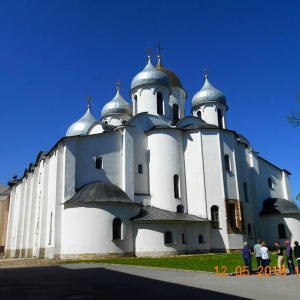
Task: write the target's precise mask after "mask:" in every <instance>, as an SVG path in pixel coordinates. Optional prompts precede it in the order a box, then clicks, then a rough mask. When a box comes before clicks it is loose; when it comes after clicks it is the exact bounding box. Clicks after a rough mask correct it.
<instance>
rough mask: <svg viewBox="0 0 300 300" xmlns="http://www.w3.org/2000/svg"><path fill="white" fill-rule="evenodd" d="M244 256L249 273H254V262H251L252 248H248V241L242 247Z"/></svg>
mask: <svg viewBox="0 0 300 300" xmlns="http://www.w3.org/2000/svg"><path fill="white" fill-rule="evenodd" d="M242 258H243V259H244V263H245V266H247V267H248V270H249V274H250V275H252V262H251V250H250V249H249V248H248V243H247V242H245V243H244V247H243V249H242Z"/></svg>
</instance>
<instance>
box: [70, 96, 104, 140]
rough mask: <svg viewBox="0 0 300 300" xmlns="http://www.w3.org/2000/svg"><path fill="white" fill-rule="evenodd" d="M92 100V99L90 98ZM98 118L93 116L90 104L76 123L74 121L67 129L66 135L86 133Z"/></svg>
mask: <svg viewBox="0 0 300 300" xmlns="http://www.w3.org/2000/svg"><path fill="white" fill-rule="evenodd" d="M88 100H89V101H90V100H91V99H90V98H88ZM95 122H98V120H97V119H96V118H95V117H94V116H93V114H92V113H91V111H90V104H89V105H88V109H87V112H86V113H85V114H84V115H83V116H82V117H81V118H80V119H79V120H78V121H76V122H75V123H73V124H72V125H71V126H70V127H69V129H68V130H67V133H66V136H74V135H86V134H87V133H88V130H89V129H90V127H91V126H92V125H93V124H94V123H95Z"/></svg>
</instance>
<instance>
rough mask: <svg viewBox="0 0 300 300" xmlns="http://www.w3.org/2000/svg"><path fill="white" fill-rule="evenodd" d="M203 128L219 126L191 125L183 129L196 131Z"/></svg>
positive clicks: (206, 124)
mask: <svg viewBox="0 0 300 300" xmlns="http://www.w3.org/2000/svg"><path fill="white" fill-rule="evenodd" d="M202 128H219V127H218V126H217V125H213V124H208V123H201V124H190V125H186V126H183V127H181V128H180V129H182V130H195V129H202Z"/></svg>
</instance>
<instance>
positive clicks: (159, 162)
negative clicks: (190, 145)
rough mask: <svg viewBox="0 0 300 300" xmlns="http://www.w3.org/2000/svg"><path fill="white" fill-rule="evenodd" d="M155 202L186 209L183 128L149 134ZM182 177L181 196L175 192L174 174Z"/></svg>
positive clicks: (172, 209)
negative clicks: (180, 206)
mask: <svg viewBox="0 0 300 300" xmlns="http://www.w3.org/2000/svg"><path fill="white" fill-rule="evenodd" d="M148 148H149V157H150V158H149V185H150V193H151V204H152V206H154V207H157V208H161V209H165V210H169V211H173V212H175V211H176V210H177V205H180V204H181V205H183V206H184V207H185V209H186V189H185V173H184V159H183V149H182V135H181V131H179V130H176V129H174V130H165V129H161V130H155V131H151V132H149V134H148ZM176 174H177V175H178V176H179V197H178V198H175V195H174V175H176Z"/></svg>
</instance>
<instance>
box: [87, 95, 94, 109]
mask: <svg viewBox="0 0 300 300" xmlns="http://www.w3.org/2000/svg"><path fill="white" fill-rule="evenodd" d="M92 100H93V99H92V98H91V96H87V101H88V108H91V101H92Z"/></svg>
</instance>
